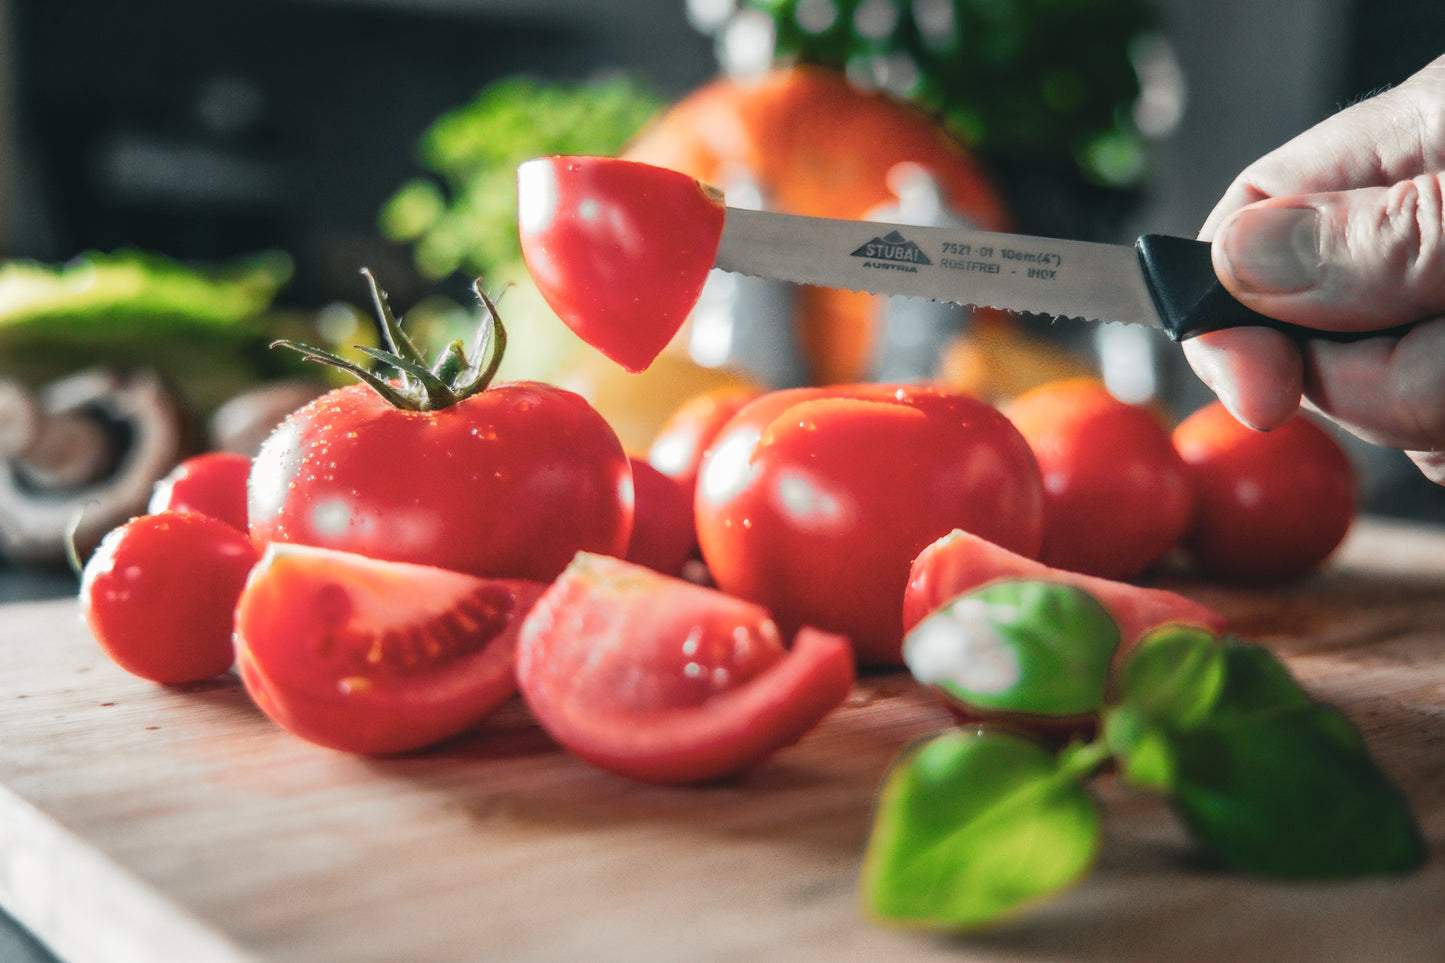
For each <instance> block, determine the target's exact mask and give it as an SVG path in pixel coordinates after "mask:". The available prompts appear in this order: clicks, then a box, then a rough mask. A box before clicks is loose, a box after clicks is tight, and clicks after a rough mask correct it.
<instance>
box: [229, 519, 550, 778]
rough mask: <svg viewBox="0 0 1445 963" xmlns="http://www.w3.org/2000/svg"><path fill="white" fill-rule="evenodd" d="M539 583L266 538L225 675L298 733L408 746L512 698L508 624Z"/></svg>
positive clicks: (385, 751) (394, 748)
mask: <svg viewBox="0 0 1445 963" xmlns="http://www.w3.org/2000/svg"><path fill="white" fill-rule="evenodd" d="M545 587H546V586H545V584H544V583H541V582H531V581H525V580H519V579H484V578H479V577H477V576H473V575H468V574H465V573H461V572H453V571H450V570H447V569H440V568H434V567H431V566H427V565H417V564H413V563H410V562H392V561H382V560H379V559H373V558H367V557H365V556H362V555H357V554H354V553H351V552H342V551H337V550H334V549H324V548H313V547H310V546H302V545H291V544H281V543H277V544H273V545H271V546H269V547H268V548H267V549H266V551H265V553H264V554H263V555H262V557H261V561H260V562H259V563H258V564H257V566H256V568H255V569H254V570H253V571H252V573H251V577H250V579H249V580H248V581H247V583H246V587H245V589H243V590H242V592H241V597H240V601H239V602H238V603H237V605H236V667H237V670H238V671H239V673H240V675H241V680H242V682H243V683H244V684H245V686H246V689H247V691H248V692H249V693H250V694H251V697H252V698H253V699H254V700H255V702H256V704H257V706H259V707H260V709H261V711H262V712H264V713H265V714H266V715H268V716H269V717H271V719H273V720H274V721H275V722H277V723H278V724H280V725H281V726H283V727H284V728H286V729H288V730H290V731H291V732H293V733H295V734H296V735H298V736H301V737H302V738H304V739H307V740H309V741H311V742H315V743H318V744H319V745H323V746H329V747H331V748H333V749H340V750H343V751H346V752H354V753H360V754H364V755H389V754H393V753H400V752H407V751H410V750H413V749H419V748H422V747H424V746H428V745H431V744H432V743H436V742H439V741H441V740H443V739H446V738H448V737H450V736H454V735H456V734H458V733H460V732H462V731H464V730H466V729H468V728H470V727H471V726H473V725H475V724H476V723H477V722H479V721H480V720H481V719H482V718H483V717H485V716H486V715H487V714H488V713H490V712H491V711H492V710H493V709H495V708H497V707H498V706H499V705H501V704H502V703H503V702H505V701H506V700H507V699H508V698H509V697H511V696H512V695H513V694H514V693H515V692H516V691H517V689H516V676H515V662H516V649H517V633H518V629H519V628H520V626H521V621H522V617H523V616H524V615H525V613H526V612H527V610H528V609H529V608H530V607H531V605H532V603H533V602H534V601H535V600H536V599H537V598H538V596H540V595H541V594H542V591H543V589H544V588H545Z"/></svg>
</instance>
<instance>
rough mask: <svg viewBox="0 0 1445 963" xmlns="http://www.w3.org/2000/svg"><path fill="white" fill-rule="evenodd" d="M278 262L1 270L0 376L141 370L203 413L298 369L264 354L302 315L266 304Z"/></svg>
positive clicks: (79, 262) (110, 258) (108, 256)
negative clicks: (112, 368) (95, 369)
mask: <svg viewBox="0 0 1445 963" xmlns="http://www.w3.org/2000/svg"><path fill="white" fill-rule="evenodd" d="M291 274H292V263H291V259H290V257H289V256H287V255H285V254H283V253H279V252H270V253H265V254H261V255H258V256H255V257H251V258H245V259H239V260H236V261H232V262H228V263H225V264H216V265H206V266H199V265H191V264H186V263H182V262H180V261H176V260H173V259H171V258H168V257H165V256H163V255H159V254H154V253H150V252H145V251H138V250H119V251H115V252H111V253H102V252H87V253H84V254H81V255H79V256H77V257H75V258H74V259H72V260H70V261H68V262H66V263H64V264H51V263H45V262H41V261H33V260H12V261H8V262H5V263H3V264H0V376H3V377H8V378H13V379H15V380H17V381H19V382H21V383H22V384H26V385H28V386H31V387H38V386H40V385H41V384H44V383H45V382H47V381H50V380H53V379H55V378H59V377H62V376H64V375H67V374H70V373H72V372H74V371H76V370H78V369H80V368H85V367H89V366H92V365H109V366H116V367H146V368H150V369H152V370H155V371H156V372H158V373H159V374H161V375H162V376H163V377H165V378H166V379H167V380H168V381H170V382H171V383H172V384H174V385H176V386H177V387H178V388H180V389H181V391H182V393H183V395H184V396H185V397H186V399H187V400H188V401H189V402H191V403H192V404H194V405H196V406H197V407H198V408H200V409H202V410H205V409H207V408H210V407H212V406H214V405H215V404H218V403H220V402H221V401H224V400H225V399H226V398H227V397H229V396H230V395H231V394H233V393H235V392H237V391H241V390H244V389H245V388H249V387H251V386H253V385H254V384H256V383H257V382H259V381H262V380H265V379H267V378H271V377H279V376H284V375H292V374H295V373H297V372H299V371H300V370H301V368H302V366H301V364H299V363H298V362H297V360H296V359H294V358H287V357H285V356H284V355H283V354H282V353H280V352H275V351H271V350H270V349H269V347H268V345H269V344H270V342H271V340H272V339H273V338H275V337H280V336H283V335H288V334H290V335H293V336H294V334H295V333H296V332H298V331H303V330H305V327H306V325H307V324H309V320H308V319H303V318H301V317H300V316H295V317H292V316H290V315H287V314H284V313H281V312H278V311H276V310H274V309H273V302H274V300H275V298H276V295H277V293H278V292H279V291H280V290H281V288H282V287H283V286H284V285H285V284H286V283H287V282H289V281H290V279H291Z"/></svg>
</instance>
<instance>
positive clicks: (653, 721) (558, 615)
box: [517, 552, 854, 783]
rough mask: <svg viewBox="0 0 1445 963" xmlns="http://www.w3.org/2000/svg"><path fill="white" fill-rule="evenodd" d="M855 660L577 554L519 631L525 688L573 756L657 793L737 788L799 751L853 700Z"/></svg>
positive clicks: (711, 592) (725, 601)
mask: <svg viewBox="0 0 1445 963" xmlns="http://www.w3.org/2000/svg"><path fill="white" fill-rule="evenodd" d="M853 678H854V672H853V658H852V649H851V646H850V645H849V642H848V640H847V639H845V638H843V637H842V636H840V635H834V634H832V633H828V632H823V631H820V630H817V629H812V628H804V629H801V630H799V631H798V632H797V634H796V635H795V636H794V638H793V641H792V646H791V648H785V647H784V643H783V638H782V636H781V634H780V633H779V631H778V628H777V626H776V625H775V624H774V623H773V621H772V619H771V618H769V616H768V613H767V611H766V610H765V609H763V608H761V607H760V606H757V605H754V604H752V603H750V602H745V601H743V600H742V599H737V598H733V597H732V596H729V595H725V594H723V593H722V592H719V591H717V590H715V589H710V588H706V587H704V586H700V585H695V584H693V583H690V582H685V581H683V580H682V579H677V578H671V577H668V576H665V575H662V574H660V573H658V572H655V571H653V570H651V569H649V568H646V567H644V566H641V565H637V564H634V563H631V562H627V561H624V560H621V559H616V558H609V557H607V556H603V555H591V554H588V553H585V552H583V553H579V554H578V555H577V557H576V558H575V559H574V560H573V562H572V564H571V565H569V566H568V567H567V569H566V571H564V572H563V573H562V575H561V577H559V578H558V579H557V581H556V582H554V583H553V584H552V586H551V587H550V588H548V589H547V591H546V592H545V593H544V594H543V595H542V597H541V598H540V599H539V600H538V601H537V603H536V605H535V606H534V607H533V608H532V611H531V612H530V613H529V614H528V616H527V618H526V621H525V622H524V623H523V625H522V632H521V640H520V642H519V645H518V650H517V681H518V684H519V686H520V687H521V690H522V695H523V697H524V698H525V699H526V701H527V704H528V706H529V707H530V708H531V710H532V714H533V715H534V716H535V717H536V718H537V721H538V722H540V723H541V725H542V727H543V728H544V729H546V730H547V732H548V733H549V734H550V735H551V736H552V737H553V738H554V739H556V740H557V741H558V742H559V743H561V744H562V746H564V747H565V748H567V749H568V750H570V751H571V752H572V753H574V754H575V755H577V756H579V757H581V758H582V759H585V760H587V761H588V762H590V763H592V764H593V765H596V766H598V767H599V768H601V769H605V770H607V771H609V772H612V773H615V774H617V775H621V776H626V777H628V778H632V779H637V780H640V781H643V782H653V783H697V782H706V781H710V780H715V779H720V778H723V777H725V776H731V775H734V774H737V773H740V772H742V771H743V770H746V769H748V768H749V767H751V766H753V765H755V764H756V763H758V762H760V761H762V760H763V759H765V758H766V757H768V756H769V755H771V754H772V753H773V752H774V751H775V750H777V749H780V748H782V747H783V746H786V745H789V744H790V743H793V742H795V741H797V740H798V739H799V738H801V737H802V736H803V734H804V733H806V732H808V731H809V730H810V729H812V728H813V726H814V725H815V724H816V723H817V722H818V721H819V720H820V719H822V718H823V716H825V715H826V714H827V713H828V712H829V711H830V710H832V709H833V708H834V707H835V706H837V705H838V704H839V703H840V702H842V701H843V699H844V698H845V697H846V696H847V694H848V691H849V689H850V688H851V687H852V684H853Z"/></svg>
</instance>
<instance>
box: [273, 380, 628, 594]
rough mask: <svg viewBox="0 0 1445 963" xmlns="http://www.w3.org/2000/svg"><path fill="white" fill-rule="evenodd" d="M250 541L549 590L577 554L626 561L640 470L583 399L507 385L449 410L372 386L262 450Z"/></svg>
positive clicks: (312, 415)
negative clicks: (391, 398)
mask: <svg viewBox="0 0 1445 963" xmlns="http://www.w3.org/2000/svg"><path fill="white" fill-rule="evenodd" d="M249 497H250V503H249V504H250V517H251V535H252V537H253V538H254V539H256V540H257V541H258V542H259V543H262V544H265V543H269V542H295V543H298V544H303V545H316V546H320V547H324V548H334V549H339V550H342V551H348V552H355V553H358V554H361V555H366V556H369V557H371V558H378V559H387V560H391V561H402V562H413V563H416V564H421V565H434V566H438V567H440V568H448V569H454V570H456V571H459V572H469V573H471V574H473V575H479V576H482V577H485V578H522V579H531V580H535V581H549V580H550V579H552V578H553V577H555V576H556V575H557V573H558V572H560V571H562V569H563V568H564V567H565V566H566V565H567V562H568V561H569V560H570V559H571V558H572V556H573V555H574V554H575V553H576V552H578V551H580V550H588V551H597V552H604V553H611V554H618V555H620V554H622V553H624V552H626V550H627V543H628V539H629V537H630V534H631V530H632V513H633V490H632V472H631V466H630V464H629V462H628V458H627V454H626V452H624V451H623V448H622V444H621V442H619V441H618V440H617V436H616V434H615V433H614V432H613V431H612V429H611V427H609V426H608V424H607V422H606V421H605V420H604V419H603V418H602V416H601V415H599V414H598V413H597V412H596V411H595V410H594V409H593V408H592V407H591V405H589V404H588V403H587V402H586V401H585V400H584V399H583V398H582V397H581V396H580V395H577V394H574V393H573V392H570V391H566V390H563V389H561V388H557V387H554V386H551V385H545V384H540V383H536V382H513V383H509V384H502V385H496V386H494V387H491V388H488V389H487V390H485V391H483V392H481V393H480V394H477V395H474V396H472V397H470V398H467V399H465V400H463V401H460V402H458V403H456V404H454V405H452V406H451V407H448V408H444V409H442V410H439V411H407V410H403V409H399V408H396V407H393V406H392V405H391V404H389V403H388V402H386V401H385V400H384V399H382V398H381V397H380V396H379V395H377V394H376V393H375V392H374V391H372V390H371V389H370V388H368V387H366V386H364V385H359V384H358V385H349V386H347V387H345V388H338V389H336V390H334V391H331V392H328V393H327V394H325V395H322V396H321V397H320V398H317V399H316V400H314V401H312V402H311V403H310V404H308V405H306V406H304V407H302V408H300V409H298V410H297V411H296V412H293V413H292V414H291V416H290V417H288V418H287V419H286V421H285V422H284V423H283V424H282V425H281V426H280V427H279V428H278V429H277V430H276V431H275V432H273V433H272V435H271V436H270V437H269V438H268V439H267V440H266V442H265V443H264V444H263V445H262V447H261V451H260V452H259V453H258V454H257V456H256V458H255V461H254V464H253V466H252V469H251V475H250V481H249Z"/></svg>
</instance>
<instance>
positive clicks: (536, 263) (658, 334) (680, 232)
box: [517, 157, 723, 372]
mask: <svg viewBox="0 0 1445 963" xmlns="http://www.w3.org/2000/svg"><path fill="white" fill-rule="evenodd" d="M517 200H518V206H517V212H518V228H519V231H520V234H521V241H522V258H523V260H524V261H525V262H526V264H527V269H528V271H530V272H531V275H532V279H533V280H534V281H535V282H536V284H537V290H538V291H540V292H541V294H542V297H543V298H544V299H545V300H546V301H547V303H548V304H549V305H551V307H552V310H554V311H556V312H557V315H558V317H560V318H561V319H562V320H563V321H564V322H565V323H566V324H567V326H568V327H569V328H571V329H572V330H573V331H574V332H576V334H577V336H578V337H580V338H581V339H582V340H583V341H586V342H587V343H588V344H590V345H592V346H593V347H594V348H596V349H597V350H599V351H601V352H602V353H603V354H605V355H606V356H607V357H609V358H611V359H612V360H613V361H615V362H617V363H618V364H620V365H622V367H624V368H626V369H627V370H628V371H634V372H635V371H641V370H643V369H644V368H646V367H647V366H648V365H650V364H651V363H652V360H653V359H654V358H656V357H657V355H658V354H659V353H661V351H662V349H663V348H665V347H667V344H668V342H669V341H671V340H672V338H673V336H674V335H675V334H676V333H677V330H678V328H680V327H681V326H682V323H683V322H684V321H686V320H687V316H688V315H689V314H690V313H691V312H692V309H693V306H694V305H695V304H697V300H698V297H699V296H700V295H701V294H702V286H703V282H705V281H706V280H707V276H708V272H709V271H710V270H711V269H712V265H713V259H714V257H715V256H716V254H717V248H718V242H719V241H720V240H721V239H722V228H723V200H722V195H721V194H720V193H719V192H718V191H717V190H715V189H714V188H711V187H709V186H707V185H705V184H703V183H701V182H700V181H697V180H694V179H693V178H691V177H688V176H687V175H686V174H680V173H678V172H677V171H672V170H668V169H666V168H662V167H653V166H652V165H650V164H641V163H638V162H636V161H627V160H620V159H618V158H613V157H544V158H538V159H536V160H530V161H527V162H526V163H524V164H522V165H521V166H520V167H518V168H517Z"/></svg>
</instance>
